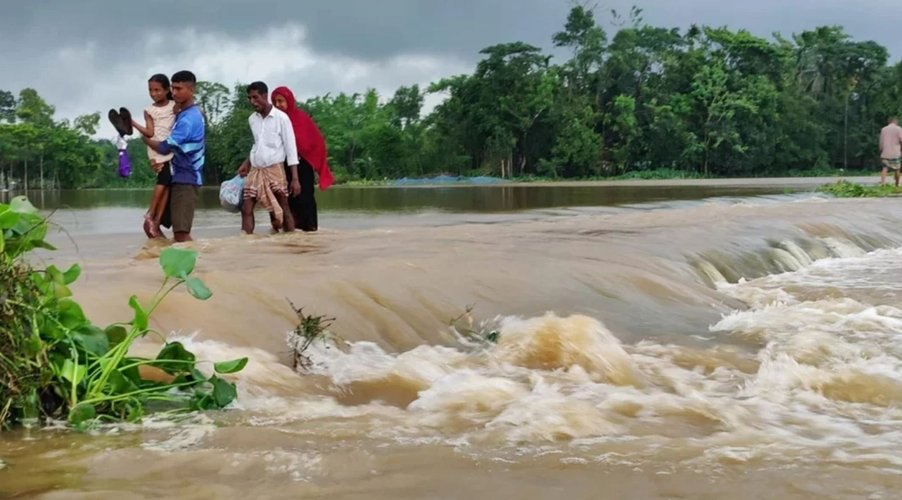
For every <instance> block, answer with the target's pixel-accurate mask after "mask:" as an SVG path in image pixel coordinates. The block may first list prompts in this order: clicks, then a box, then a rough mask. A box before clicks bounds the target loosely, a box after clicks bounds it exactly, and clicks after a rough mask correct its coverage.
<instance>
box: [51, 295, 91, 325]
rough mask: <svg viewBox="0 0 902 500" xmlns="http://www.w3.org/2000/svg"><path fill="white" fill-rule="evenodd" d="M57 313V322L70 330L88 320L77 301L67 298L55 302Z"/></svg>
mask: <svg viewBox="0 0 902 500" xmlns="http://www.w3.org/2000/svg"><path fill="white" fill-rule="evenodd" d="M57 315H58V316H57V319H59V322H60V323H62V324H63V326H65V327H66V328H69V329H70V330H74V329H76V328H78V327H80V326H83V325H85V324H87V322H88V320H87V319H86V318H85V313H84V311H82V309H81V306H80V305H78V302H75V301H74V300H72V299H69V298H62V299H60V300H59V302H57Z"/></svg>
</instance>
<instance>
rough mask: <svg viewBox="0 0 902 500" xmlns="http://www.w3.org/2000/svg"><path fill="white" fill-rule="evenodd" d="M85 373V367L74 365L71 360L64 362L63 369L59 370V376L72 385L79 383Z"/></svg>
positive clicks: (86, 369) (86, 370)
mask: <svg viewBox="0 0 902 500" xmlns="http://www.w3.org/2000/svg"><path fill="white" fill-rule="evenodd" d="M87 373H88V367H87V366H85V365H79V364H75V363H74V362H73V361H72V360H71V359H67V360H66V361H64V362H63V368H62V369H61V370H60V376H61V377H63V378H64V379H66V380H68V381H69V382H71V383H73V384H78V383H79V382H81V381H82V379H84V378H85V375H87Z"/></svg>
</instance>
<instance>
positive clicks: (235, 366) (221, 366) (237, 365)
mask: <svg viewBox="0 0 902 500" xmlns="http://www.w3.org/2000/svg"><path fill="white" fill-rule="evenodd" d="M246 365H247V358H241V359H233V360H232V361H223V362H221V363H214V364H213V369H214V370H216V373H237V372H240V371H241V370H243V369H244V367H245V366H246Z"/></svg>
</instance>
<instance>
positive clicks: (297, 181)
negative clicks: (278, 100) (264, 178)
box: [282, 115, 301, 196]
mask: <svg viewBox="0 0 902 500" xmlns="http://www.w3.org/2000/svg"><path fill="white" fill-rule="evenodd" d="M282 143H283V144H285V161H286V163H288V169H289V171H290V172H291V179H289V181H288V191H289V192H290V193H291V195H292V196H297V195H299V194H301V178H300V177H298V143H297V141H296V140H295V137H294V128H293V127H292V126H291V120H290V119H289V118H288V116H287V115H284V118H283V120H282Z"/></svg>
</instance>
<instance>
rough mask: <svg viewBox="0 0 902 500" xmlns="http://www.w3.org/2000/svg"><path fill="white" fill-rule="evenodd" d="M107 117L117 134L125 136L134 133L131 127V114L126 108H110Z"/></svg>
mask: <svg viewBox="0 0 902 500" xmlns="http://www.w3.org/2000/svg"><path fill="white" fill-rule="evenodd" d="M107 117H108V118H109V119H110V123H112V124H113V127H114V128H115V129H116V132H118V133H119V136H121V137H125V136H127V135H132V134H134V133H135V129H134V127H132V114H131V112H130V111H129V110H128V109H126V108H119V111H116V110H115V109H111V110H110V112H109V113H108V114H107Z"/></svg>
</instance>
